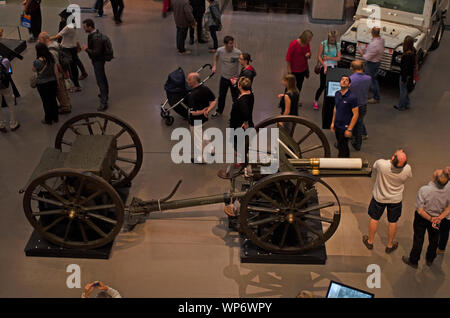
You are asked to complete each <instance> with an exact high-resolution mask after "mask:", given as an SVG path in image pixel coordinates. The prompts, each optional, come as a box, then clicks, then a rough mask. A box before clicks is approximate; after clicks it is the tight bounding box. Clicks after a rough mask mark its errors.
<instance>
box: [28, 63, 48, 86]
mask: <svg viewBox="0 0 450 318" xmlns="http://www.w3.org/2000/svg"><path fill="white" fill-rule="evenodd" d="M46 67H47V63H45V65H44V67H43V68H42V70H41V71H40V72H33V75H31V77H30V87H31V88H36V87H37V80H38V75H39V74H40V73H42V72H43V71H44V70H45V68H46Z"/></svg>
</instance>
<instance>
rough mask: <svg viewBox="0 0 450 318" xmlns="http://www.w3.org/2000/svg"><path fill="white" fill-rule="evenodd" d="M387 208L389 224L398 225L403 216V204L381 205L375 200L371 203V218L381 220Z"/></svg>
mask: <svg viewBox="0 0 450 318" xmlns="http://www.w3.org/2000/svg"><path fill="white" fill-rule="evenodd" d="M386 207H387V216H388V221H389V223H397V221H398V219H399V218H400V216H401V215H402V202H399V203H380V202H377V201H376V200H375V199H374V198H372V201H370V205H369V216H370V217H371V218H372V219H374V220H377V221H378V220H379V219H380V218H381V216H382V215H383V213H384V209H386Z"/></svg>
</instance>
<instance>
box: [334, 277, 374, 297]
mask: <svg viewBox="0 0 450 318" xmlns="http://www.w3.org/2000/svg"><path fill="white" fill-rule="evenodd" d="M373 296H374V295H373V294H371V293H368V292H365V291H363V290H359V289H356V288H353V287H350V286H346V285H344V284H340V283H337V282H334V281H331V282H330V286H329V287H328V293H327V297H326V298H373Z"/></svg>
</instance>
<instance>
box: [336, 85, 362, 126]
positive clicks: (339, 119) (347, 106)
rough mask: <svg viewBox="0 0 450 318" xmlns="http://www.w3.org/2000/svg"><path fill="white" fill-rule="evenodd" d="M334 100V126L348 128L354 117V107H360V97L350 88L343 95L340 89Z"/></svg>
mask: <svg viewBox="0 0 450 318" xmlns="http://www.w3.org/2000/svg"><path fill="white" fill-rule="evenodd" d="M334 101H335V103H336V116H335V118H334V127H336V128H339V129H347V128H348V125H350V122H351V121H352V118H353V108H356V107H358V98H357V97H356V95H354V94H352V92H351V91H350V90H348V91H347V93H345V95H342V94H341V91H340V90H339V91H337V92H336V95H335V96H334Z"/></svg>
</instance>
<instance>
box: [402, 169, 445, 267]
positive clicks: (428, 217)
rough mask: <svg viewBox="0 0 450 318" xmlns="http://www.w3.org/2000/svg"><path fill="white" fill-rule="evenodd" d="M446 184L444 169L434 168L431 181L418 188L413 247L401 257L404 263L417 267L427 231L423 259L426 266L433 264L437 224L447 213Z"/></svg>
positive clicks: (437, 234) (437, 235)
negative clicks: (426, 245) (426, 243)
mask: <svg viewBox="0 0 450 318" xmlns="http://www.w3.org/2000/svg"><path fill="white" fill-rule="evenodd" d="M447 184H448V177H447V175H446V174H445V173H444V171H443V170H436V171H435V172H434V173H433V177H432V181H430V182H429V183H428V184H427V185H425V186H423V187H421V188H420V189H419V192H418V193H417V198H416V212H415V214H414V224H413V228H414V238H413V247H412V249H411V252H410V253H409V257H407V256H403V257H402V260H403V262H404V263H405V264H406V265H409V266H411V267H413V268H417V266H418V262H419V259H420V254H421V253H422V247H423V243H424V240H425V232H428V248H427V253H426V256H425V260H426V264H427V265H428V266H431V265H432V264H433V261H434V259H435V258H436V249H437V247H438V244H439V225H440V223H441V221H442V220H443V219H444V218H446V217H447V216H448V213H449V209H448V207H449V206H450V198H449V196H448V191H447V190H446V185H447Z"/></svg>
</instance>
